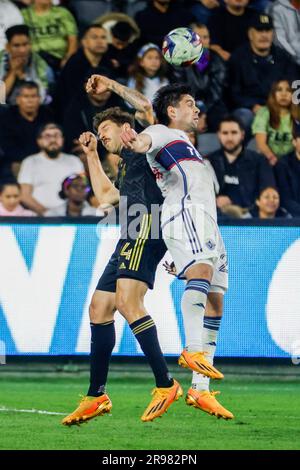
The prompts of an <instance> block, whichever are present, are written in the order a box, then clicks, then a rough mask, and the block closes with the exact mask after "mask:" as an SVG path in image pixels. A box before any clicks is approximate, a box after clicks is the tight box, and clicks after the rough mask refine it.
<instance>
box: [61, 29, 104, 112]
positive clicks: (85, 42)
mask: <svg viewBox="0 0 300 470" xmlns="http://www.w3.org/2000/svg"><path fill="white" fill-rule="evenodd" d="M81 46H82V47H80V49H79V50H78V51H77V52H76V53H75V54H74V55H73V56H72V57H71V58H70V59H69V60H68V62H67V63H66V65H65V66H64V68H63V69H62V72H61V75H60V79H59V81H58V96H57V107H58V112H59V114H60V116H61V115H62V111H63V110H64V108H65V107H66V105H67V104H68V103H69V102H70V100H71V99H72V98H73V97H74V96H76V95H78V93H80V92H81V90H82V87H83V84H84V81H85V78H86V76H87V75H88V74H89V75H92V74H93V73H95V72H94V71H95V69H97V70H99V68H101V73H102V74H103V75H106V74H107V73H109V72H111V69H112V66H111V63H110V61H109V60H108V59H107V56H106V52H107V49H108V41H107V32H106V30H105V29H104V28H103V27H102V26H100V25H96V24H92V25H90V26H88V27H87V28H86V30H85V31H84V33H83V37H82V39H81Z"/></svg>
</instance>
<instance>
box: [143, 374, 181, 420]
mask: <svg viewBox="0 0 300 470" xmlns="http://www.w3.org/2000/svg"><path fill="white" fill-rule="evenodd" d="M152 395H153V398H152V400H151V402H150V404H149V406H148V407H147V409H146V410H145V412H144V414H143V416H142V417H141V420H142V421H144V422H145V421H153V420H154V419H155V418H158V417H160V416H161V415H163V414H164V413H165V412H166V411H167V409H168V408H169V406H170V405H172V403H173V402H174V401H177V400H178V399H179V398H180V397H182V395H183V391H182V388H181V387H180V385H179V383H178V382H176V380H174V385H172V387H168V388H155V389H154V390H153V392H152Z"/></svg>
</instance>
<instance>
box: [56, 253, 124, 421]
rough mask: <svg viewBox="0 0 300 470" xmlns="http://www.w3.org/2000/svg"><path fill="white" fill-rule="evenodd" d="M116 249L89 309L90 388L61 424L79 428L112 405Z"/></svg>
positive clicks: (108, 409) (107, 410) (105, 411)
mask: <svg viewBox="0 0 300 470" xmlns="http://www.w3.org/2000/svg"><path fill="white" fill-rule="evenodd" d="M116 253H118V245H117V248H116V251H115V253H114V254H113V255H112V257H111V259H110V260H109V262H108V264H107V266H106V268H105V270H104V272H103V274H102V276H101V278H100V280H99V282H98V285H97V288H96V291H95V292H94V294H93V297H92V300H91V304H90V308H89V316H90V326H91V350H90V351H91V352H90V384H89V389H88V392H87V395H86V396H85V397H84V398H83V399H82V400H81V402H80V404H79V406H78V408H76V409H75V411H73V413H71V414H70V415H68V416H66V417H65V418H64V419H63V421H62V424H65V425H72V424H79V423H81V422H83V421H86V420H88V419H91V418H93V417H95V416H98V415H100V414H104V413H107V412H109V411H110V409H111V407H112V405H111V401H110V399H109V397H108V395H107V394H106V393H105V384H106V380H107V374H108V367H109V361H110V358H111V354H112V351H113V348H114V345H115V327H114V313H115V310H116V307H115V304H116V294H115V290H116V266H117V259H118V258H117V256H116Z"/></svg>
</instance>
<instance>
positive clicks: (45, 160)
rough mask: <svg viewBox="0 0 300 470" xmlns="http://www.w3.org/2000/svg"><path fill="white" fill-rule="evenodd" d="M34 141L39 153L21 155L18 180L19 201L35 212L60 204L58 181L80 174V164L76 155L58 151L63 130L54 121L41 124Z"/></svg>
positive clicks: (42, 211) (59, 182)
mask: <svg viewBox="0 0 300 470" xmlns="http://www.w3.org/2000/svg"><path fill="white" fill-rule="evenodd" d="M37 143H38V146H39V149H40V152H39V153H36V154H34V155H30V156H29V157H27V158H25V160H23V162H22V164H21V168H20V172H19V175H18V182H19V183H20V185H21V201H22V203H23V204H24V205H25V206H26V207H28V209H31V210H33V211H34V212H36V213H37V214H39V215H43V214H44V213H45V212H46V210H47V209H52V208H53V207H56V206H58V205H59V204H60V202H61V200H60V198H59V196H58V193H59V191H60V187H61V184H62V181H63V180H64V179H65V178H66V177H67V176H69V175H70V174H73V173H82V172H83V171H84V167H83V164H82V162H81V161H80V160H79V158H78V157H75V156H74V155H68V154H66V153H63V152H62V149H63V145H64V138H63V132H62V129H61V127H60V126H59V125H58V124H56V123H48V124H45V125H44V126H42V127H41V129H40V131H39V133H38V137H37Z"/></svg>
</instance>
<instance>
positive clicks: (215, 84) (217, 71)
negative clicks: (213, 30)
mask: <svg viewBox="0 0 300 470" xmlns="http://www.w3.org/2000/svg"><path fill="white" fill-rule="evenodd" d="M193 29H194V31H196V33H198V34H199V36H200V37H201V40H202V44H203V47H204V52H203V54H202V56H201V59H200V60H199V62H197V63H196V64H194V65H192V66H190V67H185V68H184V67H173V73H172V78H173V79H174V80H175V81H177V82H178V81H179V82H184V83H187V84H188V85H189V86H190V88H191V90H192V92H193V95H194V96H195V98H196V100H197V101H198V100H200V101H202V103H203V104H204V105H205V110H206V111H205V112H206V114H207V125H208V130H209V131H210V132H215V131H216V129H217V127H218V124H219V121H220V119H221V118H222V117H223V116H224V115H225V114H227V109H226V106H225V104H224V101H223V87H224V86H225V84H226V65H225V62H224V61H223V60H222V59H221V57H220V56H219V55H218V54H217V53H216V52H213V51H211V50H210V35H209V31H208V29H207V27H206V26H205V25H201V24H198V23H197V24H195V25H194V26H193Z"/></svg>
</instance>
